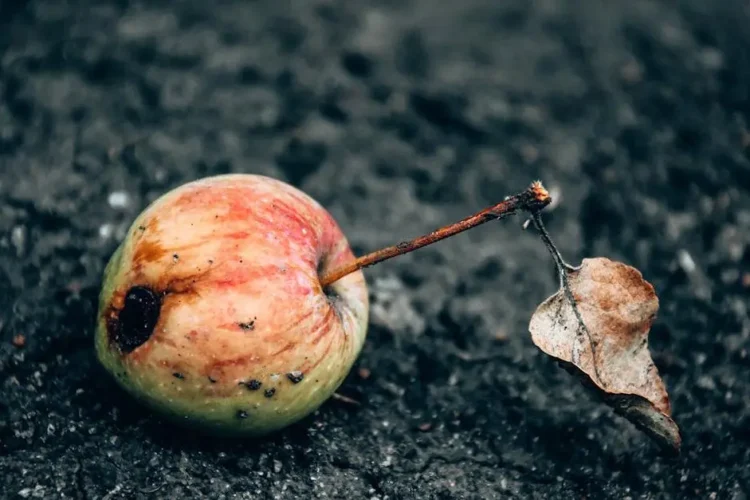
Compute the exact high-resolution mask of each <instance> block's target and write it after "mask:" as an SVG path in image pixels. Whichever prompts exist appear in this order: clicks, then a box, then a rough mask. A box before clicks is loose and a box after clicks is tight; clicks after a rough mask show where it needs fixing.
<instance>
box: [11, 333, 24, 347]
mask: <svg viewBox="0 0 750 500" xmlns="http://www.w3.org/2000/svg"><path fill="white" fill-rule="evenodd" d="M11 343H12V344H13V345H14V346H16V347H18V348H19V349H20V348H21V347H23V346H25V345H26V337H25V336H23V335H15V336H14V337H13V340H11Z"/></svg>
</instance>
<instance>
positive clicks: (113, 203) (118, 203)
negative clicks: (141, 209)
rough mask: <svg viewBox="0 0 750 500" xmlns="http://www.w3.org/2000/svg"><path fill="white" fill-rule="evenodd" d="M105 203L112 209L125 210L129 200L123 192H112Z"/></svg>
mask: <svg viewBox="0 0 750 500" xmlns="http://www.w3.org/2000/svg"><path fill="white" fill-rule="evenodd" d="M107 203H109V206H110V207H112V208H126V207H127V206H128V205H129V204H130V199H129V197H128V193H126V192H125V191H113V192H111V193H109V196H108V197H107Z"/></svg>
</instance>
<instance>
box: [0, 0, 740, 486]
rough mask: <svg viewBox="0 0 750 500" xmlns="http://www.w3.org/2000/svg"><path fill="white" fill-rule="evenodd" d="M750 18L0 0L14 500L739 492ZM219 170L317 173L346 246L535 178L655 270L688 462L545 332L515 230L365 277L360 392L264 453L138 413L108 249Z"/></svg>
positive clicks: (1, 303)
mask: <svg viewBox="0 0 750 500" xmlns="http://www.w3.org/2000/svg"><path fill="white" fill-rule="evenodd" d="M748 23H750V13H749V11H748V6H747V4H746V3H745V2H741V1H739V0H727V1H724V2H705V1H701V0H693V1H689V2H657V1H641V0H636V1H632V2H600V1H597V0H585V1H584V0H580V1H562V0H538V1H535V2H527V1H526V0H510V1H503V2H497V1H480V0H469V1H465V2H455V3H454V2H439V1H437V0H433V1H427V0H410V1H405V2H396V1H392V0H389V1H385V2H364V1H361V0H350V1H347V2H343V1H341V2H334V1H326V0H312V1H287V0H278V1H275V2H266V1H263V0H257V1H254V2H240V1H234V2H231V1H214V2H205V3H204V2H197V1H196V2H184V1H183V2H165V1H162V2H151V3H149V4H148V5H146V4H145V3H140V2H128V1H125V0H120V1H116V0H112V1H99V2H67V5H65V4H64V3H62V2H54V1H33V0H32V1H27V2H19V3H12V2H2V3H1V4H0V48H1V50H2V52H0V57H1V59H0V168H1V171H0V173H1V176H0V387H1V389H0V391H1V392H0V492H1V493H0V494H1V495H2V496H3V498H108V499H115V498H128V499H132V498H196V497H204V498H238V499H241V498H283V499H286V498H373V499H376V498H377V499H383V500H384V499H386V498H388V499H397V498H430V499H433V498H434V499H438V498H439V499H448V498H450V499H453V498H457V499H458V498H566V499H568V498H587V499H594V498H618V499H619V498H648V499H657V498H704V499H737V500H739V499H746V498H747V497H748V490H747V488H748V485H750V451H749V450H750V375H749V374H748V366H750V361H749V359H748V347H749V341H748V338H749V337H750V317H748V310H747V309H748V301H747V297H748V290H749V289H750V132H748V128H749V127H750V123H749V121H750V100H749V99H748V98H749V97H750V31H748V29H747V26H748ZM226 172H252V173H261V174H265V175H270V176H273V177H276V178H280V179H283V180H286V181H288V182H291V183H293V184H295V185H297V186H299V187H301V188H302V189H303V190H305V191H306V192H308V193H309V194H311V195H312V196H313V197H315V198H316V199H318V200H319V201H320V202H321V203H322V204H324V205H325V206H326V208H328V209H329V210H330V211H331V213H332V214H333V215H334V216H335V217H336V219H337V220H338V221H339V223H340V224H341V226H342V227H343V228H344V230H345V232H346V234H347V235H348V237H349V239H350V241H351V243H352V245H353V247H354V248H355V250H356V252H357V253H362V252H365V251H367V250H372V249H375V248H378V247H380V246H383V245H386V244H392V243H394V242H397V241H400V240H402V239H404V238H408V237H411V236H415V235H417V234H420V233H423V232H426V231H429V230H432V229H434V228H435V227H437V226H439V225H441V224H443V223H446V222H450V221H453V220H456V219H458V218H460V217H463V216H465V215H468V214H470V213H473V212H474V211H476V210H478V209H480V208H484V207H485V206H487V205H490V204H492V203H495V202H497V201H499V200H501V199H502V198H503V197H504V196H505V195H508V194H512V193H515V192H517V191H520V190H522V189H524V188H525V187H526V186H527V185H528V183H529V182H531V181H532V180H535V179H537V178H539V179H541V180H542V181H543V182H544V183H545V184H546V185H547V187H549V188H551V189H552V190H553V194H554V195H555V197H556V199H557V200H558V203H556V206H555V207H553V209H552V210H549V211H548V213H547V215H546V216H545V220H546V221H547V224H548V228H549V230H550V232H551V233H552V234H553V236H554V237H555V239H556V240H557V242H558V244H559V246H560V247H561V250H562V252H563V253H564V254H565V256H566V257H567V258H568V260H570V261H571V262H574V263H575V262H579V261H580V260H581V259H582V258H583V257H587V256H606V257H610V258H613V259H618V260H622V261H624V262H627V263H629V264H631V265H634V266H636V267H638V268H639V269H640V270H641V271H642V272H643V273H644V276H645V277H646V279H648V280H649V281H651V283H653V284H654V286H655V287H656V290H657V293H658V294H659V297H660V301H661V309H660V313H659V317H658V319H657V321H656V323H655V325H654V328H653V329H652V332H651V337H650V345H651V350H652V353H653V357H654V359H655V361H656V364H657V366H658V367H659V369H660V371H661V373H662V375H663V377H664V380H665V382H666V384H667V387H668V390H669V393H670V396H671V398H672V404H673V408H674V418H675V420H676V421H677V423H678V425H679V426H680V428H681V430H682V436H683V449H682V453H681V455H680V456H679V457H669V456H666V455H663V454H662V453H661V452H660V451H659V449H658V448H657V447H655V446H654V444H653V443H652V442H650V441H649V439H648V438H647V437H646V436H645V435H643V434H642V433H640V432H639V431H637V430H636V429H635V428H634V427H633V426H632V425H630V423H629V422H627V421H625V420H623V419H622V418H620V417H618V416H616V415H614V414H613V412H612V411H611V410H610V409H609V408H607V407H606V406H603V405H602V404H601V403H600V402H598V401H596V400H595V399H593V398H591V397H590V395H589V393H587V392H586V390H585V389H584V388H583V387H582V386H581V385H580V384H578V382H577V381H575V380H574V379H573V378H572V377H570V376H569V375H568V374H567V373H565V372H564V371H563V370H561V369H560V368H559V367H558V366H557V365H556V364H555V363H554V361H553V360H551V359H549V358H548V357H546V356H545V355H544V354H542V353H541V352H540V351H539V350H538V349H537V348H536V347H535V346H534V345H533V344H532V343H531V340H530V338H529V335H528V331H527V328H528V321H529V318H530V316H531V314H532V312H533V311H534V309H535V307H536V305H537V304H538V303H539V302H541V301H542V300H544V299H545V298H546V297H547V296H548V295H550V294H551V293H553V292H554V291H555V288H556V283H555V278H554V273H553V267H552V262H551V260H550V259H549V257H548V255H547V254H546V250H545V248H544V247H543V245H542V244H541V243H540V242H539V240H538V239H537V238H536V236H535V235H534V234H533V232H532V231H531V230H528V231H525V232H524V231H522V229H521V228H520V225H521V223H522V222H523V220H522V219H520V218H519V219H513V220H509V221H503V222H499V223H496V224H488V225H484V226H481V227H480V228H477V229H475V230H472V231H471V232H469V233H466V234H462V235H460V236H457V237H455V238H452V239H451V240H447V241H445V242H442V243H440V244H437V245H435V246H433V247H430V248H426V249H423V250H420V251H419V252H416V253H413V254H410V255H408V256H404V257H401V258H399V259H395V260H393V261H389V262H388V263H384V264H381V265H379V266H376V267H373V268H371V269H368V270H367V271H366V275H367V277H368V282H369V285H370V289H371V296H372V313H371V316H372V318H371V326H370V333H369V337H368V340H367V344H366V347H365V349H364V351H363V353H362V355H361V356H360V358H359V360H358V362H357V365H356V367H355V368H354V370H353V371H352V373H351V374H350V376H349V378H348V379H347V381H346V382H345V383H344V385H343V386H342V387H341V389H340V393H341V394H343V395H345V396H347V397H349V398H352V399H354V400H356V401H357V402H359V404H358V405H354V404H350V403H346V402H343V401H339V400H335V401H330V402H328V403H327V404H326V405H324V406H323V407H322V408H321V409H320V410H319V411H318V412H317V413H316V414H314V415H313V416H311V417H310V418H308V419H306V420H305V421H304V422H301V423H300V424H298V425H295V426H293V427H291V428H289V429H287V430H285V431H283V432H281V433H279V434H277V435H274V436H271V437H269V438H267V439H264V440H260V441H252V442H241V441H236V440H226V441H221V440H215V439H206V438H203V437H201V436H199V435H196V434H194V433H191V432H186V431H184V430H182V429H178V428H174V427H172V426H171V425H169V424H167V423H165V422H163V421H162V420H160V419H159V418H158V417H156V416H155V415H153V414H150V413H149V412H147V411H145V410H144V409H143V408H142V407H141V406H140V405H139V404H137V403H135V402H134V401H132V400H131V399H130V398H128V397H127V396H125V395H124V394H123V393H122V392H121V391H119V390H118V389H117V388H116V387H115V385H114V383H113V382H112V381H111V380H110V379H109V377H107V376H106V375H105V374H104V372H103V371H102V370H101V369H100V367H99V366H98V364H97V362H96V358H95V355H94V350H93V345H94V344H93V330H94V328H93V325H94V320H95V315H96V304H97V303H96V299H97V295H98V292H99V286H100V280H101V274H102V271H103V268H104V265H105V264H106V261H107V259H108V258H109V256H110V255H111V253H112V252H113V251H114V249H115V247H116V245H117V243H118V242H119V241H120V239H121V238H122V237H123V235H124V233H125V230H126V228H127V226H128V225H129V223H130V222H131V221H132V220H133V218H134V217H135V216H136V215H137V214H138V212H139V211H140V210H142V209H143V208H144V207H145V205H146V204H147V203H148V202H149V201H151V200H153V199H154V198H155V197H157V196H159V195H160V194H162V193H164V192H165V191H167V190H168V189H170V188H172V187H175V186H178V185H180V184H182V183H184V182H186V181H189V180H193V179H196V178H199V177H203V176H207V175H213V174H219V173H226ZM19 336H23V342H22V340H21V337H19ZM21 343H23V346H20V344H21Z"/></svg>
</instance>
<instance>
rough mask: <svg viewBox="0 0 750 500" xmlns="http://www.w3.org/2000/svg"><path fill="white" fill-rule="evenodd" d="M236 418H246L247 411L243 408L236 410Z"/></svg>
mask: <svg viewBox="0 0 750 500" xmlns="http://www.w3.org/2000/svg"><path fill="white" fill-rule="evenodd" d="M237 418H239V419H240V420H244V419H246V418H247V412H246V411H245V410H237Z"/></svg>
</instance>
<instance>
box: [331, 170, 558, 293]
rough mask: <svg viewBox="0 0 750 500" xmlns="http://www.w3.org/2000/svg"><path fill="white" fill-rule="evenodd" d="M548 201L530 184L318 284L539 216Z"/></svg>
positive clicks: (364, 258) (337, 270)
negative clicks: (524, 214)
mask: <svg viewBox="0 0 750 500" xmlns="http://www.w3.org/2000/svg"><path fill="white" fill-rule="evenodd" d="M551 201H552V198H551V197H550V195H549V192H547V190H546V189H545V188H544V186H542V183H541V182H539V181H536V182H533V183H532V184H531V185H530V186H529V187H528V188H527V189H526V190H524V191H522V192H520V193H518V194H514V195H513V196H508V197H506V198H505V199H504V200H503V201H501V202H500V203H497V204H496V205H492V206H491V207H488V208H485V209H484V210H482V211H480V212H477V213H475V214H474V215H471V216H469V217H466V218H465V219H462V220H460V221H458V222H454V223H453V224H449V225H447V226H444V227H441V228H440V229H437V230H435V231H433V232H431V233H428V234H425V235H423V236H419V237H417V238H414V239H412V240H409V241H403V242H401V243H399V244H397V245H393V246H389V247H385V248H381V249H380V250H376V251H374V252H371V253H368V254H367V255H363V256H362V257H359V258H357V259H356V260H354V261H352V262H349V263H347V264H344V265H342V266H340V267H335V268H333V269H332V270H330V271H328V272H327V273H325V274H324V275H323V276H322V277H321V279H320V284H321V286H322V287H323V288H325V287H327V286H329V285H330V284H331V283H334V282H336V281H338V280H340V279H341V278H343V277H344V276H346V275H348V274H351V273H353V272H354V271H357V270H359V269H363V268H365V267H369V266H372V265H374V264H377V263H378V262H383V261H384V260H388V259H392V258H393V257H398V256H399V255H403V254H406V253H409V252H413V251H414V250H417V249H419V248H422V247H425V246H427V245H431V244H433V243H436V242H438V241H440V240H444V239H445V238H449V237H451V236H454V235H456V234H458V233H462V232H464V231H466V230H468V229H471V228H473V227H476V226H478V225H480V224H484V223H485V222H489V221H491V220H498V219H502V218H504V217H507V216H508V215H512V214H514V213H516V212H518V211H519V210H525V211H528V212H530V213H532V214H535V213H538V212H539V211H541V210H542V209H543V208H544V207H546V206H547V205H549V203H550V202H551Z"/></svg>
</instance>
